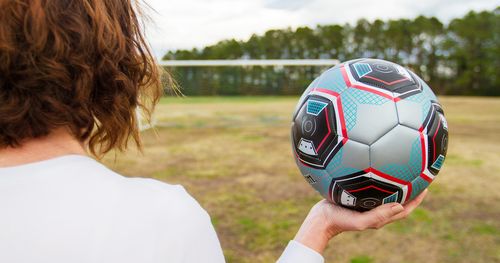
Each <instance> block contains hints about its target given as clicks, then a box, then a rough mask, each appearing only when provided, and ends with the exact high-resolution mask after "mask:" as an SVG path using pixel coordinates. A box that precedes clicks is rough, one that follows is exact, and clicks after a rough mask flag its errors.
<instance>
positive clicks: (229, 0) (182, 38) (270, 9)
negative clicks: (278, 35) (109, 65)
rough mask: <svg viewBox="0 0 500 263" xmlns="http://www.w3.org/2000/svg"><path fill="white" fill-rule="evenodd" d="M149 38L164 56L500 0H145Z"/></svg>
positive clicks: (445, 15) (440, 13) (456, 12)
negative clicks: (283, 32) (270, 34)
mask: <svg viewBox="0 0 500 263" xmlns="http://www.w3.org/2000/svg"><path fill="white" fill-rule="evenodd" d="M144 1H145V2H146V3H147V4H148V5H149V6H150V7H151V8H146V9H145V11H146V14H148V16H149V18H150V19H149V20H148V21H147V22H146V25H145V26H146V38H147V39H148V41H149V43H150V45H151V46H152V48H153V52H154V54H155V55H156V56H157V57H158V58H161V57H162V56H163V54H165V52H166V51H168V50H175V49H191V48H194V47H197V48H200V47H204V46H206V45H211V44H215V43H217V42H218V41H220V40H223V39H229V38H236V39H239V40H247V39H248V38H249V37H250V36H251V35H252V34H254V33H255V34H262V33H264V32H265V31H267V30H269V29H279V28H287V27H291V28H296V27H299V26H311V27H314V26H316V25H317V24H344V23H354V22H356V20H358V19H360V18H366V19H368V20H370V21H372V20H375V19H377V18H379V19H384V20H385V19H392V18H414V17H416V16H418V15H426V16H436V17H437V18H439V19H440V20H441V21H443V22H445V23H446V22H448V21H450V20H451V19H453V18H455V17H460V16H462V15H464V14H465V13H467V12H468V11H470V10H476V11H481V10H493V9H494V8H495V7H497V6H500V0H378V1H374V0H347V1H346V0H343V1H338V0H144Z"/></svg>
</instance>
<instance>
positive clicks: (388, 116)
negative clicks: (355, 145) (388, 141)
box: [342, 91, 398, 145]
mask: <svg viewBox="0 0 500 263" xmlns="http://www.w3.org/2000/svg"><path fill="white" fill-rule="evenodd" d="M345 93H347V91H346V92H345ZM345 93H344V94H345ZM344 94H342V95H344ZM355 103H357V102H355ZM397 124H398V117H397V113H396V106H395V105H394V102H392V101H388V102H386V103H383V104H380V105H377V104H362V103H357V105H356V124H355V125H354V126H353V127H352V128H351V129H350V130H348V132H347V135H348V137H349V138H350V139H353V140H355V141H357V142H361V143H364V144H366V145H370V144H372V143H373V142H375V141H376V140H378V139H379V138H380V137H382V136H383V135H384V134H386V133H387V132H388V131H390V130H391V129H392V128H394V127H395V126H396V125H397ZM367 131H369V132H367Z"/></svg>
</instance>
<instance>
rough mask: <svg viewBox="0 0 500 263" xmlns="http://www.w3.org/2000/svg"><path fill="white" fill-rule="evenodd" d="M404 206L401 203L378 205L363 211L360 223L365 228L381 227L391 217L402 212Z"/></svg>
mask: <svg viewBox="0 0 500 263" xmlns="http://www.w3.org/2000/svg"><path fill="white" fill-rule="evenodd" d="M403 210H404V207H403V206H402V205H401V204H400V203H389V204H384V205H381V206H378V207H376V208H374V209H372V210H370V211H367V212H364V213H361V216H360V221H361V222H360V224H361V226H362V228H363V229H366V228H379V227H381V226H383V225H384V224H385V223H386V222H388V221H389V220H390V219H391V217H393V216H395V215H397V214H398V213H400V212H402V211H403Z"/></svg>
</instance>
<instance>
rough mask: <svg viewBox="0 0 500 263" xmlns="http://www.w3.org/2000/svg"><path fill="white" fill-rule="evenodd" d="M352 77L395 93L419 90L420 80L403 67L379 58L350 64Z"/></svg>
mask: <svg viewBox="0 0 500 263" xmlns="http://www.w3.org/2000/svg"><path fill="white" fill-rule="evenodd" d="M350 70H351V72H352V75H353V77H354V78H355V79H356V80H357V81H359V82H362V83H364V84H367V85H370V86H373V87H377V88H380V89H384V90H388V91H390V92H395V93H399V94H402V93H408V92H412V94H414V93H416V92H420V90H421V85H420V82H419V81H418V80H417V79H416V78H415V77H414V76H413V74H412V73H411V72H410V71H408V70H406V69H404V68H403V67H401V66H399V65H397V64H394V63H392V62H389V61H385V60H380V59H363V60H358V61H356V62H355V63H351V64H350Z"/></svg>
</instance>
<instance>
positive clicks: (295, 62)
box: [136, 59, 340, 131]
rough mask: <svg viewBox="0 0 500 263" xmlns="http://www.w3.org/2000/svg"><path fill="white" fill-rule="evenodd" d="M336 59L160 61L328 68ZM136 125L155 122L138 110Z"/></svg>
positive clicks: (143, 127)
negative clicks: (147, 119)
mask: <svg viewBox="0 0 500 263" xmlns="http://www.w3.org/2000/svg"><path fill="white" fill-rule="evenodd" d="M339 63H340V61H339V60H337V59H215V60H162V61H160V62H159V64H160V65H161V66H166V67H252V66H262V67H291V66H329V67H333V66H335V65H337V64H339ZM136 114H137V124H138V126H139V130H140V131H145V130H148V129H151V128H153V127H154V126H155V125H156V124H157V120H156V119H155V117H154V114H153V116H151V122H147V121H145V119H144V117H143V114H142V112H141V110H140V109H139V108H137V111H136Z"/></svg>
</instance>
